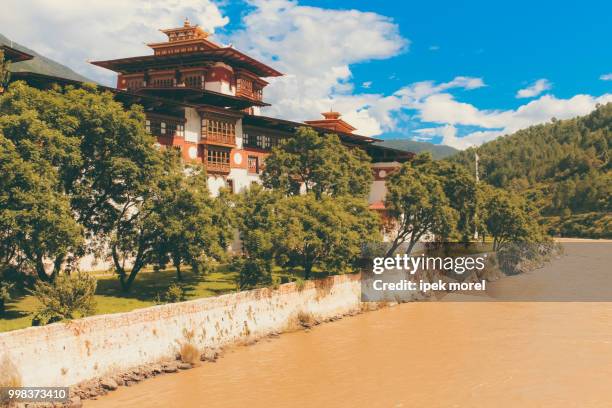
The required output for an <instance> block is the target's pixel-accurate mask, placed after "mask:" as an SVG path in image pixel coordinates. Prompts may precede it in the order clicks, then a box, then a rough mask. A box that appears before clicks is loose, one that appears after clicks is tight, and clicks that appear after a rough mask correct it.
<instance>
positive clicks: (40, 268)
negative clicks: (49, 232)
mask: <svg viewBox="0 0 612 408" xmlns="http://www.w3.org/2000/svg"><path fill="white" fill-rule="evenodd" d="M36 274H37V275H38V279H40V280H41V281H43V282H51V281H52V280H53V279H52V278H53V275H47V271H46V270H45V264H44V262H43V259H42V256H37V257H36Z"/></svg>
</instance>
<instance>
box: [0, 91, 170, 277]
mask: <svg viewBox="0 0 612 408" xmlns="http://www.w3.org/2000/svg"><path fill="white" fill-rule="evenodd" d="M0 134H3V135H4V139H2V145H3V152H2V154H3V155H4V156H5V157H6V158H5V159H3V161H4V162H5V163H7V164H6V166H10V165H11V164H10V163H13V166H14V167H13V169H12V170H11V171H10V172H5V171H3V172H4V173H5V174H9V175H10V177H9V179H8V180H5V182H6V183H7V186H6V187H5V188H3V191H9V192H10V191H14V192H15V193H11V194H9V196H8V197H7V200H6V204H4V205H5V206H4V207H2V204H0V211H2V216H0V219H1V221H0V222H2V223H4V225H2V228H3V230H4V231H3V232H2V234H3V237H6V236H15V235H17V237H16V238H15V239H11V240H9V241H10V242H13V243H16V245H13V247H12V248H8V249H3V254H2V255H3V258H4V259H3V262H7V261H8V262H9V263H10V264H15V263H17V264H18V265H19V264H23V266H24V267H25V266H27V264H31V265H32V266H33V268H35V270H36V272H37V273H38V275H39V277H40V278H41V279H48V278H51V279H52V278H53V277H54V276H55V275H56V274H57V273H58V271H59V270H60V269H61V267H62V265H65V261H67V260H69V257H70V256H80V255H82V254H83V253H85V252H86V251H94V250H95V249H96V246H95V245H90V246H89V247H88V248H85V247H83V243H84V242H85V239H84V238H90V243H91V244H96V243H97V242H99V240H104V239H106V238H107V237H109V236H110V235H111V234H113V231H116V229H117V228H118V223H119V220H120V219H121V217H122V215H124V213H125V211H126V210H127V209H129V208H131V207H132V206H133V205H134V203H135V202H137V201H138V195H139V194H140V193H141V192H143V191H145V192H146V191H149V184H150V183H151V180H152V175H153V174H155V172H156V170H155V169H156V168H159V167H160V166H161V159H160V154H159V152H157V151H156V150H155V149H154V147H153V142H154V140H153V138H152V137H151V136H150V135H148V134H147V133H146V131H145V129H144V114H143V112H142V108H139V107H133V108H131V109H128V110H126V109H125V108H124V107H123V106H122V105H121V104H120V103H118V102H116V101H115V100H114V99H113V95H112V94H111V93H109V92H104V93H100V92H98V91H96V89H95V88H93V87H84V88H83V89H73V88H70V87H69V88H66V89H65V90H61V89H54V90H51V91H41V90H37V89H34V88H30V87H28V86H26V85H25V84H23V83H19V82H18V83H14V84H12V85H11V86H10V88H9V90H8V91H7V92H6V93H4V94H3V95H2V96H1V97H0ZM2 165H4V164H2ZM23 186H25V187H23ZM7 206H8V207H7ZM12 207H15V208H16V209H17V210H18V211H19V213H18V214H22V216H21V218H18V219H16V220H13V219H10V217H12V216H13V214H14V213H13V212H11V210H12V209H13V208H12ZM7 217H8V220H7ZM18 222H21V223H22V224H21V225H22V226H19V225H20V224H18ZM24 226H26V227H27V228H26V227H24ZM19 233H21V235H22V236H23V237H21V238H20V237H19ZM5 248H7V247H6V246H5ZM12 249H18V250H17V251H12ZM16 257H17V259H15V258H16ZM9 258H10V259H9ZM20 258H25V259H26V260H27V264H26V263H22V262H21V259H20ZM45 261H47V262H45ZM49 261H50V262H49ZM49 263H50V264H52V265H54V266H53V267H52V268H50V269H51V270H46V268H45V267H44V265H45V264H49Z"/></svg>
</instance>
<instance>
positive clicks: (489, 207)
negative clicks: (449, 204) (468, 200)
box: [478, 185, 546, 251]
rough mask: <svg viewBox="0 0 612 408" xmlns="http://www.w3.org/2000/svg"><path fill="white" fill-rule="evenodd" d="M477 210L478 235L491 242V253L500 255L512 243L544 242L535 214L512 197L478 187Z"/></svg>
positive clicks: (519, 197) (501, 191) (523, 201)
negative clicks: (486, 235) (479, 205)
mask: <svg viewBox="0 0 612 408" xmlns="http://www.w3.org/2000/svg"><path fill="white" fill-rule="evenodd" d="M480 187H481V188H480V192H479V196H480V201H481V204H482V205H481V207H480V212H479V214H478V216H479V218H480V220H481V221H482V224H481V227H482V229H481V234H482V235H483V236H484V234H488V235H489V236H490V237H491V238H493V250H494V251H500V250H503V249H504V248H506V247H508V246H511V245H512V244H516V243H521V244H522V243H536V242H544V241H546V237H545V235H544V234H543V233H542V230H541V228H540V226H539V224H538V223H537V218H538V216H537V213H536V211H534V210H533V208H530V206H529V204H528V203H527V202H526V200H525V199H524V198H522V197H521V196H519V195H518V194H516V193H512V192H508V191H503V190H501V189H495V188H492V187H490V186H487V185H481V186H480Z"/></svg>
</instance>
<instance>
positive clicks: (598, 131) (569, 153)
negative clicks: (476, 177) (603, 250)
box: [450, 103, 612, 237]
mask: <svg viewBox="0 0 612 408" xmlns="http://www.w3.org/2000/svg"><path fill="white" fill-rule="evenodd" d="M611 143H612V103H608V104H606V105H603V106H599V107H598V108H597V109H596V110H595V111H593V112H592V113H590V114H589V115H587V116H582V117H578V118H574V119H568V120H561V121H560V120H553V121H552V123H547V124H544V125H538V126H532V127H530V128H528V129H524V130H521V131H518V132H516V133H514V134H512V135H508V136H505V137H501V138H499V139H496V140H494V141H491V142H489V143H485V144H484V145H482V146H480V147H478V148H470V149H467V150H465V151H463V152H461V153H459V154H457V155H455V156H453V157H452V158H451V159H450V160H452V161H456V162H459V163H462V164H464V165H465V166H468V167H469V168H470V169H472V171H473V170H474V158H475V153H476V152H477V153H478V156H479V173H480V177H481V179H483V180H485V181H487V182H489V183H490V184H493V185H494V186H497V187H502V188H506V189H509V190H514V191H518V192H521V193H523V194H525V195H526V196H527V197H528V198H529V199H530V200H531V201H532V202H533V203H534V204H535V205H536V206H537V207H538V208H539V209H540V211H541V214H542V216H543V217H544V218H543V219H544V222H545V223H546V224H547V225H548V226H549V228H550V232H551V233H553V234H559V235H565V236H582V237H612V200H611V197H612V173H611V171H610V145H611Z"/></svg>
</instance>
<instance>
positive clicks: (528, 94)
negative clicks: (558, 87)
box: [516, 78, 552, 98]
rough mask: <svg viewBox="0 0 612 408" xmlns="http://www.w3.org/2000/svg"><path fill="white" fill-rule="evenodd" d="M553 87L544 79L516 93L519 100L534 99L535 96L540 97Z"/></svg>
mask: <svg viewBox="0 0 612 408" xmlns="http://www.w3.org/2000/svg"><path fill="white" fill-rule="evenodd" d="M551 87H552V84H551V83H550V82H549V81H548V79H545V78H542V79H538V80H537V81H535V82H534V83H533V84H531V85H530V86H528V87H527V88H523V89H519V90H518V92H517V93H516V97H517V98H533V97H534V96H538V95H539V94H541V93H542V92H544V91H547V90H549V89H550V88H551Z"/></svg>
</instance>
